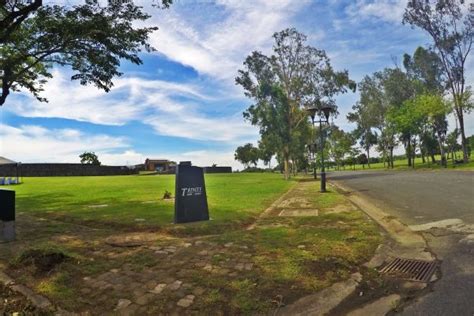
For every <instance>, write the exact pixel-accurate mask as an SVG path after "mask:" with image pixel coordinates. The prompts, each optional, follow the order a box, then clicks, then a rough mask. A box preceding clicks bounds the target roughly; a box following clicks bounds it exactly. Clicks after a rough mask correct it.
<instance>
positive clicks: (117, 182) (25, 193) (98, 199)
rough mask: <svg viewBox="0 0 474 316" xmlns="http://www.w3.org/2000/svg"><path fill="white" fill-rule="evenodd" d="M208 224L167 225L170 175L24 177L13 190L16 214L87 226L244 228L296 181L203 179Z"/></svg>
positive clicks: (247, 176) (171, 212)
mask: <svg viewBox="0 0 474 316" xmlns="http://www.w3.org/2000/svg"><path fill="white" fill-rule="evenodd" d="M205 182H206V189H207V195H208V203H209V211H210V217H211V219H212V221H211V222H205V223H197V224H193V225H185V226H182V225H177V226H176V225H170V224H171V223H172V222H173V219H174V199H171V200H163V199H162V197H163V194H164V193H165V191H166V190H167V191H170V192H172V194H173V195H174V186H175V177H174V175H160V176H149V175H137V176H108V177H50V178H25V179H24V183H23V184H21V185H18V186H11V187H9V189H11V188H13V189H15V191H16V192H17V212H20V213H25V214H31V215H35V216H44V217H48V218H55V219H60V220H62V221H72V222H83V223H88V222H90V223H89V225H101V224H105V225H110V224H113V225H116V226H121V225H123V226H127V227H130V226H133V227H142V228H147V227H153V228H155V229H156V228H157V227H162V228H165V229H166V228H170V229H173V230H174V231H176V232H178V231H183V229H184V227H186V229H185V230H187V231H189V232H192V231H194V230H206V229H208V228H209V227H210V226H212V227H213V229H216V227H220V228H222V229H225V228H226V227H228V226H232V225H241V224H246V223H248V222H249V221H252V220H253V219H255V217H256V216H257V215H258V214H259V213H260V212H261V211H263V210H264V209H265V208H266V207H268V206H269V205H270V204H271V202H272V201H273V200H275V199H276V198H277V197H278V196H280V195H281V194H282V193H284V192H285V191H287V190H288V189H289V188H290V187H291V186H292V185H294V184H295V182H294V181H282V176H281V175H279V174H271V173H264V174H242V173H240V174H239V173H235V174H209V175H206V177H205Z"/></svg>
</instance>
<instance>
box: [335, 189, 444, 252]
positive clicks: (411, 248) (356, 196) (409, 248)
mask: <svg viewBox="0 0 474 316" xmlns="http://www.w3.org/2000/svg"><path fill="white" fill-rule="evenodd" d="M330 185H332V186H333V187H334V188H335V189H336V190H338V191H340V192H341V193H342V194H344V195H345V196H346V198H347V199H348V200H349V201H350V202H352V203H353V204H354V205H356V206H357V207H358V208H359V209H360V210H362V211H363V212H364V213H365V214H367V215H368V216H369V217H370V218H372V219H373V220H374V221H375V222H376V223H377V224H379V225H380V226H381V227H382V228H383V229H384V230H385V232H387V234H388V235H389V236H390V238H391V239H392V240H393V241H395V243H394V244H393V245H391V246H390V247H387V248H386V249H384V250H383V252H384V253H385V256H386V257H403V258H407V259H417V260H430V261H431V260H435V259H436V258H435V256H434V255H433V254H432V253H431V252H430V251H429V246H428V243H427V242H426V240H425V238H424V237H423V236H422V235H421V234H419V233H417V232H414V231H412V230H411V229H410V227H408V225H406V224H404V223H402V222H400V221H399V220H398V219H397V218H394V217H393V216H390V215H389V214H387V213H386V212H384V211H383V210H382V209H381V208H379V207H378V206H377V205H375V204H374V203H373V202H371V201H370V199H369V198H368V197H366V196H364V195H362V194H360V193H358V192H354V191H353V190H350V189H349V188H347V187H345V186H344V185H342V184H341V183H339V182H337V181H331V183H330ZM379 260H380V259H379Z"/></svg>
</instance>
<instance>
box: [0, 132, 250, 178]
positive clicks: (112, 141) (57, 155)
mask: <svg viewBox="0 0 474 316" xmlns="http://www.w3.org/2000/svg"><path fill="white" fill-rule="evenodd" d="M0 139H1V141H0V156H2V157H7V158H10V159H13V160H15V161H21V162H24V163H27V162H60V163H61V162H63V163H65V162H68V163H79V158H78V157H79V155H80V154H81V153H83V152H84V151H94V152H95V153H96V154H97V155H98V157H99V160H100V161H101V162H102V164H104V165H135V164H141V163H144V161H145V159H146V158H164V159H170V160H174V161H177V162H179V161H187V160H190V161H192V162H193V164H194V165H197V166H209V165H212V164H214V163H216V164H218V165H219V166H232V167H233V168H234V169H235V168H240V169H242V165H240V164H239V163H238V162H236V161H235V160H234V159H233V157H234V155H233V151H217V150H199V151H189V152H184V153H175V152H161V153H159V154H157V153H153V152H147V153H141V152H137V151H135V150H133V149H131V148H130V145H129V144H128V143H127V141H126V140H125V139H123V138H121V137H111V136H108V135H94V134H85V133H82V132H80V131H78V130H73V129H47V128H44V127H41V126H37V125H23V126H20V127H12V126H9V125H5V124H0Z"/></svg>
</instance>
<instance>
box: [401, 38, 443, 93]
mask: <svg viewBox="0 0 474 316" xmlns="http://www.w3.org/2000/svg"><path fill="white" fill-rule="evenodd" d="M403 66H404V67H405V69H406V71H407V74H408V75H409V76H410V77H412V78H415V79H416V80H418V81H420V83H421V85H420V88H421V89H422V90H423V92H428V93H438V94H442V93H443V92H444V90H445V89H446V78H445V75H444V70H443V63H442V61H441V59H440V58H439V57H438V55H437V54H436V53H435V52H433V51H432V50H429V49H425V48H423V47H421V46H420V47H418V48H417V49H416V50H415V52H414V53H413V56H410V55H409V54H404V55H403Z"/></svg>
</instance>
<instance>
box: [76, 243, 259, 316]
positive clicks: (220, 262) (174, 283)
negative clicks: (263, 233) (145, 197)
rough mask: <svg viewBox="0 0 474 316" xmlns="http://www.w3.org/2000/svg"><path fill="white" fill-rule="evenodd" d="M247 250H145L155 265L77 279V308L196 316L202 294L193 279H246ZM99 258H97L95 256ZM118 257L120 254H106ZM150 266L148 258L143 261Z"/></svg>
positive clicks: (213, 246) (186, 246)
mask: <svg viewBox="0 0 474 316" xmlns="http://www.w3.org/2000/svg"><path fill="white" fill-rule="evenodd" d="M247 250H248V247H247V246H239V245H235V244H233V243H232V242H229V243H226V244H224V245H218V244H217V243H215V242H207V241H201V240H198V241H194V242H186V243H182V244H180V245H169V246H162V247H159V246H148V247H146V249H143V251H144V252H143V255H147V256H149V255H153V256H155V257H156V259H157V261H158V262H159V263H158V264H157V265H154V266H151V267H145V268H143V270H141V271H136V266H134V265H132V264H123V265H122V266H117V267H116V268H113V269H111V270H110V271H108V272H105V273H102V274H99V275H96V276H86V277H84V278H83V279H82V282H81V283H82V284H81V289H80V298H78V299H80V302H81V303H82V304H84V307H85V310H89V308H87V306H88V305H89V306H90V311H93V310H94V307H93V306H92V305H96V304H101V305H102V307H103V308H104V310H109V311H111V310H113V311H115V312H118V313H119V314H124V315H127V314H129V315H132V314H156V313H157V312H163V311H167V313H171V314H176V315H182V314H192V313H196V312H197V309H196V308H195V307H196V306H197V305H198V304H196V303H197V302H199V301H200V300H201V299H202V297H203V295H204V294H206V291H208V289H206V288H205V287H203V286H202V285H199V284H197V283H196V282H193V281H192V280H193V279H194V278H197V279H199V278H198V275H199V274H201V275H215V276H221V277H225V278H228V279H229V280H232V279H237V278H241V277H245V274H246V272H250V271H252V270H254V267H255V265H254V263H253V261H252V255H251V254H249V253H248V252H247ZM96 255H100V254H96ZM107 255H109V256H112V257H114V256H115V257H120V256H121V254H120V252H117V253H113V252H111V253H108V254H107ZM147 259H148V260H150V259H149V258H147Z"/></svg>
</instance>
